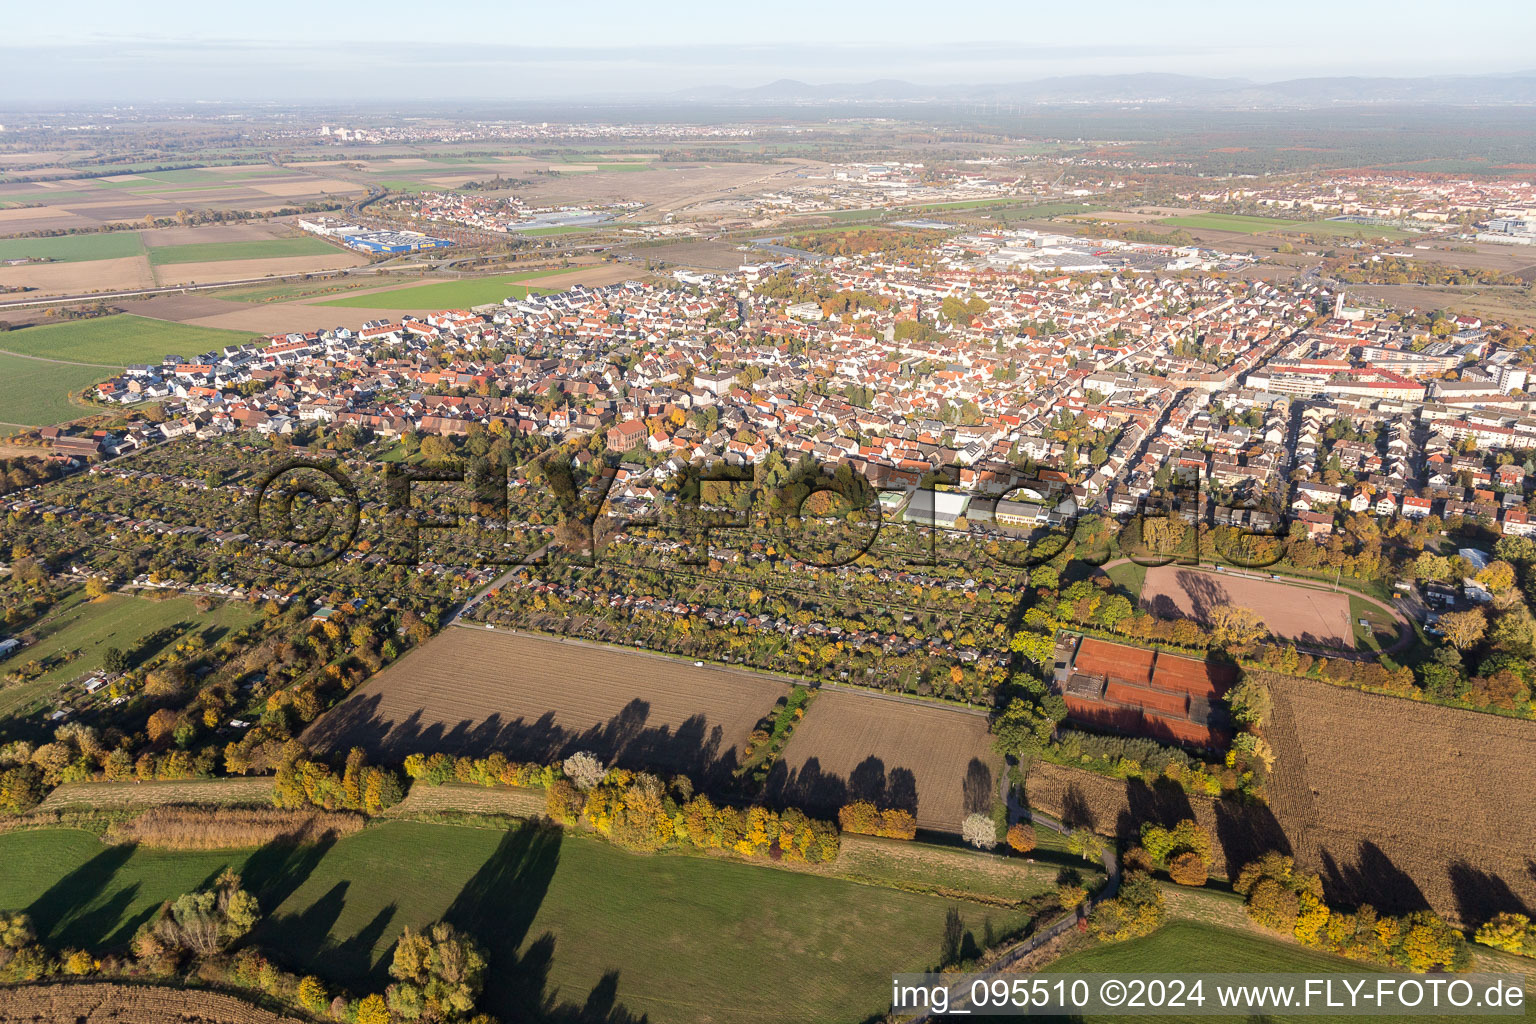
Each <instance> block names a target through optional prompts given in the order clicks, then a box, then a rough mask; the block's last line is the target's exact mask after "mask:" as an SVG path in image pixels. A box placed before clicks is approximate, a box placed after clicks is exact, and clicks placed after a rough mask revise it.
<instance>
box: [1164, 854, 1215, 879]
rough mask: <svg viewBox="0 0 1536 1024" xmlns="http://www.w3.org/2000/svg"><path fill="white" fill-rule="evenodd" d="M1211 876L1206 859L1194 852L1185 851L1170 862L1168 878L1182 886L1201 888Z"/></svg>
mask: <svg viewBox="0 0 1536 1024" xmlns="http://www.w3.org/2000/svg"><path fill="white" fill-rule="evenodd" d="M1209 875H1210V869H1209V867H1208V866H1207V865H1206V862H1205V858H1203V857H1201V856H1200V855H1199V854H1198V853H1195V852H1194V851H1193V850H1188V851H1185V852H1184V853H1181V854H1179V855H1178V856H1176V857H1174V858H1173V859H1172V860H1171V861H1169V862H1168V877H1169V878H1172V879H1173V880H1174V881H1175V882H1177V883H1178V884H1180V885H1190V886H1201V885H1204V884H1205V881H1206V879H1207V878H1208V877H1209Z"/></svg>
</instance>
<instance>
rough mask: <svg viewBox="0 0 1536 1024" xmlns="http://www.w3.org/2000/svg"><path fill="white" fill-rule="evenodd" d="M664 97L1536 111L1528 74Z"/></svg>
mask: <svg viewBox="0 0 1536 1024" xmlns="http://www.w3.org/2000/svg"><path fill="white" fill-rule="evenodd" d="M669 98H671V99H676V100H682V101H685V102H697V103H710V104H725V105H732V106H748V107H753V106H784V105H786V104H791V105H796V104H798V105H806V106H816V105H821V104H847V103H879V104H890V103H914V104H969V103H980V104H989V103H995V104H1017V105H1019V106H1033V107H1050V106H1072V105H1094V106H1119V105H1127V106H1134V105H1149V104H1159V105H1167V106H1178V107H1199V108H1209V109H1223V110H1244V109H1250V110H1252V109H1287V108H1288V109H1297V108H1313V107H1333V106H1361V105H1371V104H1383V105H1387V104H1413V105H1423V106H1488V105H1512V106H1525V105H1536V71H1522V72H1515V73H1511V74H1498V75H1445V76H1435V77H1426V78H1351V77H1337V78H1296V79H1291V80H1289V81H1283V82H1252V81H1248V80H1246V79H1241V78H1201V77H1197V76H1193V75H1166V74H1137V75H1074V76H1071V77H1065V78H1042V79H1039V80H1036V81H1028V82H1010V83H999V84H992V85H914V84H912V83H911V82H902V81H898V80H894V79H881V80H879V81H874V82H857V83H842V84H831V85H810V84H807V83H805V82H797V81H794V80H792V79H787V78H786V79H780V80H779V81H777V82H770V83H769V84H767V85H760V86H755V87H752V88H746V89H733V88H709V89H687V90H683V91H681V92H677V93H673V94H672V95H671V96H670V97H669Z"/></svg>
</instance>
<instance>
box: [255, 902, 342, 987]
mask: <svg viewBox="0 0 1536 1024" xmlns="http://www.w3.org/2000/svg"><path fill="white" fill-rule="evenodd" d="M351 884H352V883H351V882H350V881H345V882H337V883H336V884H335V885H333V886H331V888H330V889H328V890H326V893H325V895H323V896H321V897H320V898H319V899H318V900H316V901H315V902H314V903H311V904H310V905H309V906H307V907H305V908H304V909H303V910H301V911H299V912H298V913H296V914H284V915H283V916H282V917H269V918H266V919H265V920H263V921H262V922H261V924H260V925H259V926H258V927H257V929H256V931H255V932H254V933H253V934H252V936H251V944H252V945H255V946H258V947H260V948H261V949H263V950H269V951H271V953H272V954H273V955H274V956H275V957H277V958H278V959H279V960H281V961H282V962H284V963H286V964H291V965H294V966H299V965H304V966H308V965H310V964H315V965H317V966H319V967H321V968H322V969H323V971H324V973H325V974H327V975H329V976H332V977H347V978H351V977H356V976H358V974H359V973H362V972H359V971H357V970H356V965H355V964H353V965H351V966H352V967H353V970H352V971H348V970H347V966H348V965H346V964H343V963H340V962H338V961H337V960H336V959H335V956H334V953H335V949H336V947H335V946H332V945H330V934H331V929H332V928H334V927H335V926H336V922H337V921H338V920H340V919H341V912H342V911H343V910H345V909H346V906H347V889H348V888H349V887H350V886H351ZM366 969H367V968H366V964H365V965H364V968H363V970H364V971H366Z"/></svg>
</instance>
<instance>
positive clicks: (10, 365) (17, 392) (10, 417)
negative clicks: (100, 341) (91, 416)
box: [0, 334, 111, 433]
mask: <svg viewBox="0 0 1536 1024" xmlns="http://www.w3.org/2000/svg"><path fill="white" fill-rule="evenodd" d="M10 337H11V335H7V334H0V345H4V344H5V343H6V341H8V340H9V339H10ZM110 373H111V370H110V368H108V367H92V366H75V365H72V364H70V363H53V362H48V361H46V360H42V359H28V358H26V357H25V356H15V355H10V354H9V353H6V352H3V351H0V419H3V420H4V421H5V422H0V433H5V432H6V428H7V427H9V428H10V432H11V433H15V432H17V431H19V430H22V429H24V428H26V427H46V426H49V425H50V424H53V423H63V422H64V421H66V420H72V419H76V418H78V417H80V416H84V415H86V413H87V412H88V410H86V409H82V408H81V407H80V406H77V405H75V404H74V403H73V402H71V401H70V400H69V396H70V393H71V392H77V391H81V390H83V389H84V388H87V387H89V386H91V385H92V384H95V383H96V382H98V381H100V380H102V379H103V378H105V377H107V376H109V375H110Z"/></svg>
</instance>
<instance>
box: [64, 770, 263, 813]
mask: <svg viewBox="0 0 1536 1024" xmlns="http://www.w3.org/2000/svg"><path fill="white" fill-rule="evenodd" d="M272 781H273V780H272V778H271V776H255V777H251V778H228V779H193V780H190V781H186V782H140V781H135V782H66V783H64V784H63V785H61V786H56V787H55V788H54V789H53V790H52V791H51V792H49V794H48V795H47V796H46V797H44V798H43V802H42V803H41V804H39V805H38V806H39V809H40V810H42V811H57V810H62V809H63V808H65V807H75V808H83V807H91V808H95V809H97V810H103V809H107V808H112V809H119V808H125V807H163V806H165V805H166V804H198V805H200V806H204V807H207V806H212V805H235V804H242V805H270V804H271V802H272Z"/></svg>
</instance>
